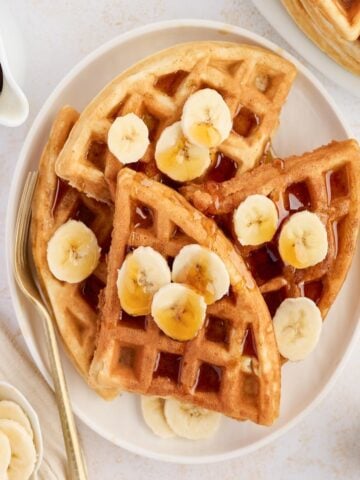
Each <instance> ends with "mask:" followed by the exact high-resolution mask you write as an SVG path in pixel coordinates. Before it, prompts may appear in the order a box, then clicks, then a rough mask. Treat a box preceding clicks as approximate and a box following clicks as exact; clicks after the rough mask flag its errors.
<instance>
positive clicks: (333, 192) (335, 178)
mask: <svg viewBox="0 0 360 480" xmlns="http://www.w3.org/2000/svg"><path fill="white" fill-rule="evenodd" d="M325 181H326V191H327V197H328V204H329V205H330V203H331V202H332V200H334V199H336V198H341V197H346V196H347V195H348V193H349V188H348V178H347V170H346V167H342V168H340V169H338V170H330V171H329V172H327V173H326V175H325Z"/></svg>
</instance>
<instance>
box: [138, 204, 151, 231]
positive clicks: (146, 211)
mask: <svg viewBox="0 0 360 480" xmlns="http://www.w3.org/2000/svg"><path fill="white" fill-rule="evenodd" d="M153 223H154V218H153V213H152V210H151V209H150V208H148V207H146V206H145V205H138V206H137V207H136V208H135V215H134V228H150V227H152V225H153Z"/></svg>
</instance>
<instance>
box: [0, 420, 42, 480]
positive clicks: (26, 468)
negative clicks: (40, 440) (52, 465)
mask: <svg viewBox="0 0 360 480" xmlns="http://www.w3.org/2000/svg"><path fill="white" fill-rule="evenodd" d="M0 432H2V433H3V434H4V435H5V436H6V437H7V439H8V441H9V444H10V449H11V460H10V464H9V465H8V468H7V472H6V473H7V477H6V476H5V478H8V479H9V480H28V479H29V477H30V475H31V474H32V473H33V471H34V468H35V463H36V450H35V446H34V443H33V440H32V438H31V437H30V435H29V434H28V432H27V431H26V430H25V428H24V427H22V426H21V425H20V424H19V423H17V422H15V421H14V420H3V419H1V420H0ZM0 445H1V444H0ZM3 445H5V444H3ZM0 448H1V447H0ZM5 449H7V446H5V447H4V451H5ZM0 455H1V456H2V451H0Z"/></svg>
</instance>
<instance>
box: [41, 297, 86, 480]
mask: <svg viewBox="0 0 360 480" xmlns="http://www.w3.org/2000/svg"><path fill="white" fill-rule="evenodd" d="M41 307H42V310H43V313H44V319H45V332H46V337H47V343H48V354H49V360H50V366H51V370H52V378H53V382H54V389H55V398H56V402H57V405H58V410H59V414H60V421H61V426H62V432H63V436H64V442H65V449H66V454H67V459H68V468H69V475H70V477H69V479H70V480H87V479H88V475H87V470H86V465H85V462H84V456H83V452H82V450H81V447H80V442H79V436H78V433H77V429H76V424H75V420H74V415H73V412H72V408H71V404H70V399H69V393H68V389H67V385H66V380H65V376H64V370H63V367H62V363H61V359H60V352H59V347H58V343H57V340H56V333H55V328H54V324H53V321H52V318H51V316H50V314H49V312H48V311H47V310H46V309H45V308H44V306H43V305H42V306H41Z"/></svg>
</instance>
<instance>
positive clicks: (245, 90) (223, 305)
mask: <svg viewBox="0 0 360 480" xmlns="http://www.w3.org/2000/svg"><path fill="white" fill-rule="evenodd" d="M295 75H296V71H295V68H294V66H293V65H292V64H290V63H289V62H288V61H286V60H284V59H283V58H282V57H279V56H277V55H275V54H274V53H272V52H269V51H266V50H263V49H261V48H258V47H254V46H249V45H238V44H232V43H224V42H196V43H189V44H183V45H177V46H175V47H172V48H170V49H168V50H165V51H163V52H160V53H158V54H156V55H153V56H152V57H149V58H147V59H145V60H143V61H142V62H140V63H138V64H136V65H135V66H133V67H132V68H130V69H129V70H127V71H125V72H124V73H122V74H121V75H120V76H119V77H117V78H116V79H115V80H113V81H112V82H111V83H110V84H109V85H107V86H106V87H105V88H104V89H103V90H102V91H101V92H100V93H99V95H98V96H97V97H95V98H94V99H93V100H92V102H91V103H90V104H89V105H88V106H87V107H86V108H85V110H84V111H83V113H82V114H81V115H80V116H79V114H78V113H77V112H75V111H74V110H73V109H72V108H71V107H64V108H63V109H62V110H61V111H60V113H59V114H58V116H57V118H56V119H55V122H54V125H53V127H52V130H51V133H50V137H49V140H48V143H47V146H46V147H45V149H44V152H43V155H42V158H41V161H40V167H39V181H38V185H37V189H36V193H35V197H34V202H33V219H32V251H33V256H34V261H35V265H36V268H37V273H38V276H39V280H40V283H41V286H42V288H43V291H44V295H45V297H46V299H47V300H48V302H49V305H50V306H51V308H52V310H53V313H54V318H55V319H56V323H57V327H58V330H59V333H60V335H61V337H62V339H63V342H64V345H65V347H66V350H67V351H68V352H69V354H70V357H71V358H72V360H73V362H74V364H75V365H76V367H77V368H78V370H79V372H80V373H81V374H82V376H83V377H84V379H85V380H86V381H87V382H88V384H89V385H90V386H91V387H92V388H94V389H95V390H96V391H97V392H98V393H99V394H100V395H102V396H103V397H104V398H113V397H114V396H116V395H117V394H118V393H119V392H121V391H129V392H134V393H138V394H142V395H144V396H145V397H144V398H145V399H148V400H149V396H152V397H151V398H152V399H153V398H156V399H159V401H160V400H161V399H163V398H166V399H167V400H166V401H165V406H164V405H163V404H164V400H161V402H163V403H161V405H160V406H161V408H163V407H164V409H165V412H167V414H166V420H167V421H168V423H169V425H170V426H171V429H170V430H171V431H172V430H173V431H175V432H176V433H178V434H180V435H181V432H182V433H183V436H187V437H188V438H201V436H200V435H199V436H198V437H196V435H195V434H194V432H192V434H193V436H192V437H191V436H190V434H189V432H184V428H185V427H184V426H180V427H179V425H178V423H179V420H176V422H175V423H177V425H173V424H172V423H171V417H172V419H173V420H174V416H175V414H174V411H175V413H176V414H177V417H176V418H177V419H179V415H180V414H179V412H180V410H179V409H177V410H176V408H177V407H176V405H181V406H183V405H185V406H186V405H191V408H192V409H197V410H196V415H194V410H190V412H192V413H191V415H192V417H194V418H195V417H201V415H204V412H209V411H210V413H211V412H219V413H222V414H225V415H227V416H230V417H232V418H235V419H238V420H251V421H253V422H256V423H259V424H262V425H271V424H272V423H273V422H274V420H275V419H276V418H277V417H278V414H279V403H280V377H281V375H280V368H281V363H282V362H284V361H285V360H286V359H293V360H298V359H300V358H303V357H301V354H303V353H304V351H305V350H308V352H307V353H309V352H310V351H311V350H312V349H313V348H314V346H315V343H316V340H317V338H318V335H319V331H320V326H321V325H320V326H319V322H320V324H321V320H322V319H324V318H325V316H326V314H327V312H328V310H329V308H330V306H331V304H332V303H333V301H334V299H335V297H336V295H337V293H338V291H339V289H340V287H341V285H342V283H343V281H344V279H345V277H346V273H347V271H348V268H349V266H350V263H351V258H352V255H353V252H354V249H355V244H356V236H357V230H358V226H359V217H360V212H359V205H360V201H359V200H360V199H359V185H360V150H359V147H358V146H357V144H356V142H355V141H345V142H341V143H336V142H334V143H331V144H330V145H328V146H325V147H321V148H319V149H318V150H315V151H314V152H312V153H306V154H304V155H303V156H300V157H290V158H288V159H276V158H274V157H273V155H272V154H271V148H270V145H271V139H272V137H273V135H274V133H275V131H276V128H277V126H278V124H279V118H280V112H281V109H282V107H283V105H284V103H285V101H286V98H287V95H288V93H289V91H290V89H291V85H292V83H293V81H294V79H295ZM259 199H260V200H261V201H260V200H259ZM253 200H254V201H255V203H256V202H259V201H260V203H258V204H256V205H255V207H254V209H253V210H251V209H252V207H251V205H250V207H249V206H246V205H247V204H246V202H247V201H253ZM266 202H267V207H266V208H270V210H269V212H270V213H269V215H268V216H269V218H263V219H259V218H257V217H256V215H258V214H259V215H260V214H261V215H265V213H266V212H265V210H266V208H265V207H264V205H265V204H266ZM269 204H271V206H270V207H269ZM248 208H250V210H251V215H250V217H249V216H248V215H247V214H245V217H244V218H245V219H246V221H245V224H244V222H243V220H244V218H243V219H242V220H241V218H240V217H241V215H242V213H241V212H242V210H244V209H245V211H246V209H248ZM263 208H265V210H263ZM254 212H255V217H256V218H255V220H254V218H253V214H254ZM259 212H260V213H259ZM264 212H265V213H264ZM245 213H246V212H245ZM299 214H300V215H304V214H305V217H304V218H305V221H308V222H309V225H310V227H311V226H312V225H314V222H315V224H316V228H315V227H314V228H315V230H316V235H315V237H316V239H318V241H319V242H322V245H320V247H319V246H318V245H317V250H316V249H315V247H314V248H313V247H312V246H311V247H309V249H310V250H311V251H310V250H309V249H308V248H307V246H305V247H304V248H305V254H303V255H302V257H301V261H302V262H303V263H304V262H305V264H306V262H308V264H306V265H305V264H304V265H305V266H304V265H295V266H294V259H292V258H293V256H294V252H293V250H294V248H293V246H294V245H293V244H294V242H293V244H292V245H290V246H289V242H290V240H289V231H290V233H291V234H293V231H294V229H293V228H292V227H291V228H290V226H291V225H292V223H294V222H295V223H296V219H297V218H299V220H298V222H300V224H299V225H300V227H301V228H300V231H301V232H302V233H304V230H301V229H304V228H305V229H306V228H308V227H307V224H306V225H305V227H304V219H302V220H300V217H297V215H299ZM261 215H260V216H261ZM306 215H307V216H306ZM265 217H266V215H265ZM239 218H240V219H239ZM249 219H250V220H249ZM271 219H272V220H271ZM307 219H308V220H307ZM314 219H315V220H314ZM263 221H264V224H266V225H267V227H266V229H265V230H266V232H265V234H264V235H262V237H261V235H260V237H261V238H260V241H259V239H257V240H256V241H251V240H249V239H251V238H254V235H255V237H256V235H257V234H259V232H260V233H261V228H262V227H261V224H262V222H263ZM301 222H302V223H301ZM239 225H240V227H239ZM254 225H255V226H254ZM269 225H270V227H269ZM268 227H269V228H270V230H272V232H271V235H269V228H268ZM310 227H309V228H310ZM296 228H297V227H296ZM296 228H295V230H296ZM241 229H242V232H243V233H244V232H245V233H244V235H245V237H246V238H247V241H244V238H245V237H244V236H241V235H240V234H239V230H241ZM298 230H299V229H298ZM310 230H311V228H310ZM286 231H287V236H286V235H285V233H286ZM284 232H285V233H284ZM263 233H264V232H263ZM310 233H312V232H310ZM295 234H296V232H295ZM319 239H320V240H319ZM290 243H291V242H290ZM295 243H296V242H295ZM310 243H311V242H310ZM281 245H282V246H283V247H281ZM284 245H285V247H286V248H287V250H286V248H285V247H284ZM318 247H319V248H318ZM291 249H292V250H291ZM290 250H291V252H292V253H291V252H290V253H289V251H290ZM315 250H316V252H315ZM319 250H320V253H319ZM309 251H310V253H309ZM286 252H287V253H286ZM314 252H315V253H314ZM291 255H292V256H291ZM314 255H315V256H314ZM319 255H320V256H319ZM310 257H311V259H312V261H311V260H310V261H309V258H310ZM314 258H315V260H314ZM304 259H305V260H304ZM298 260H299V259H298ZM299 262H300V260H299ZM289 300H290V303H286V302H287V301H288V302H289ZM294 301H295V304H294V303H291V302H294ZM296 301H300V302H304V301H305V306H303V307H302V310H301V312H302V313H301V315H303V316H305V317H306V316H308V317H309V318H310V317H311V318H310V319H311V320H312V321H313V324H311V325H310V327H309V322H308V320H309V318H307V319H305V320H306V321H305V324H306V325H305V327H306V328H305V330H306V329H307V330H309V331H310V337H311V338H310V340H306V339H305V342H303V344H302V346H300V347H299V346H297V347H296V348H297V351H296V352H295V353H291V352H290V353H288V350H289V348H290V347H289V345H287V347H289V348H282V343H285V344H289V343H291V342H290V341H289V339H288V338H287V339H286V334H284V328H283V329H282V330H281V328H282V327H281V325H283V322H284V321H285V324H286V325H285V326H286V328H287V329H289V328H290V330H291V329H292V331H293V329H294V328H295V327H294V326H293V325H289V324H288V323H289V321H290V320H291V319H289V318H287V317H286V316H288V317H289V316H290V317H291V316H294V315H295V316H296V311H295V313H294V309H295V310H296V308H297V307H296ZM306 302H308V304H307V303H306ZM289 312H290V313H289ZM311 315H313V316H311ZM284 319H285V320H284ZM319 319H320V320H319ZM291 321H292V320H291ZM286 322H288V323H286ZM310 323H311V322H310ZM286 328H285V330H286ZM296 329H298V325H297V326H296ZM297 333H299V332H298V330H297ZM300 336H301V333H300ZM304 336H306V333H304ZM315 337H316V338H315ZM314 338H315V340H314ZM310 344H311V345H310ZM304 345H305V346H304ZM285 347H286V345H285ZM296 348H295V350H296ZM290 350H291V348H290ZM293 350H294V349H293ZM300 351H301V352H300ZM168 401H169V404H166V402H168ZM171 402H178V403H177V404H174V403H171ZM179 402H181V403H179ZM146 405H149V402H148V403H146V400H145V402H144V411H145V410H146V408H145V407H146ZM174 405H175V406H174ZM158 407H159V405H158V404H157V405H156V408H158ZM152 408H155V407H154V406H153V405H152ZM189 408H190V407H189ZM174 409H175V410H174ZM181 412H182V414H184V412H185V413H186V412H187V410H186V408H183V407H182V410H181ZM180 416H181V415H180ZM144 417H145V419H146V418H149V415H146V412H145V413H144ZM162 422H163V423H164V420H163V419H162ZM209 422H210V420H208V422H207V428H208V429H209V428H210V427H209ZM148 423H149V422H148ZM150 423H151V422H150ZM150 423H149V424H150ZM188 423H189V422H188ZM184 425H185V423H184ZM157 429H158V430H159V426H158V427H157ZM153 430H154V431H155V430H156V429H155V428H153ZM210 430H211V428H210ZM168 432H169V426H165V425H162V430H161V433H162V434H163V436H166V434H167V433H168ZM157 433H159V432H157Z"/></svg>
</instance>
